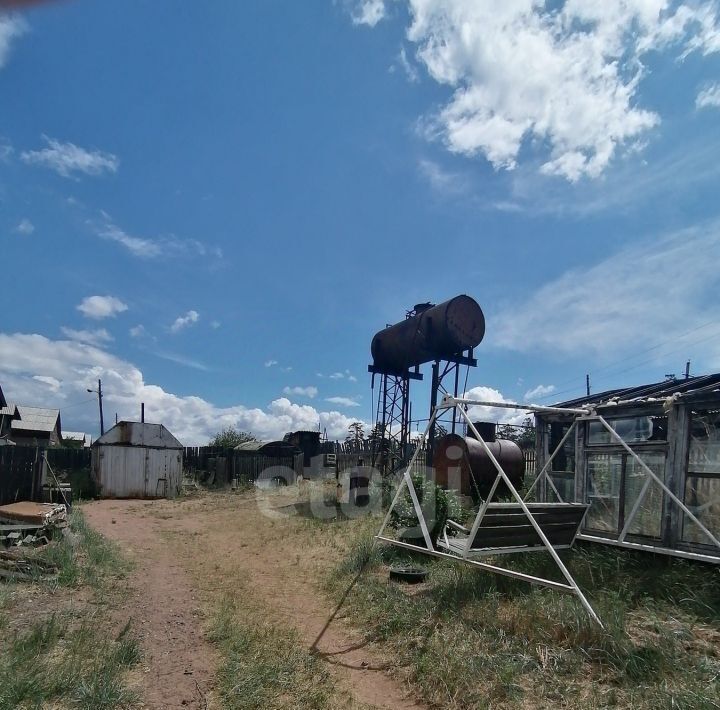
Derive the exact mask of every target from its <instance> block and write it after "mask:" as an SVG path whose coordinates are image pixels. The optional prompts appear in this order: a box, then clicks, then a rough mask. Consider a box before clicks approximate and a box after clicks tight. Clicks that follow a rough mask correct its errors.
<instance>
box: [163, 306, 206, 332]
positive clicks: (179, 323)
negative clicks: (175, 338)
mask: <svg viewBox="0 0 720 710" xmlns="http://www.w3.org/2000/svg"><path fill="white" fill-rule="evenodd" d="M199 320H200V314H199V313H198V312H197V311H188V312H187V313H186V314H185V315H184V316H178V317H177V318H176V319H175V322H174V323H173V324H172V325H171V326H170V331H171V332H173V333H179V332H180V331H181V330H183V329H184V328H187V327H188V326H191V325H193V324H194V323H197V322H198V321H199Z"/></svg>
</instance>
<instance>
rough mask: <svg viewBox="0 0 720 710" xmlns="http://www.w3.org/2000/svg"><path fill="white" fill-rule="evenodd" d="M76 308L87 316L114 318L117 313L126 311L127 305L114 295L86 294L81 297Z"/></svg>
mask: <svg viewBox="0 0 720 710" xmlns="http://www.w3.org/2000/svg"><path fill="white" fill-rule="evenodd" d="M77 309H78V310H79V311H80V313H82V314H83V315H84V316H86V317H87V318H98V319H99V318H114V317H115V316H116V315H117V314H118V313H123V312H124V311H126V310H127V309H128V307H127V304H125V303H123V302H122V301H121V300H120V299H119V298H115V296H88V297H87V298H83V300H82V302H81V303H80V304H79V305H78V306H77Z"/></svg>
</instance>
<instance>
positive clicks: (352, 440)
mask: <svg viewBox="0 0 720 710" xmlns="http://www.w3.org/2000/svg"><path fill="white" fill-rule="evenodd" d="M364 442H365V427H364V426H363V423H362V422H353V423H352V424H350V426H349V427H348V433H347V436H346V437H345V443H346V444H347V445H348V446H349V447H350V448H351V449H353V450H355V451H359V450H360V449H362V448H363V443H364Z"/></svg>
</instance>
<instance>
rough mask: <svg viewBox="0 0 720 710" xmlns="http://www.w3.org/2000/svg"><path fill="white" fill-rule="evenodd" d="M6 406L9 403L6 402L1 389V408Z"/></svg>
mask: <svg viewBox="0 0 720 710" xmlns="http://www.w3.org/2000/svg"><path fill="white" fill-rule="evenodd" d="M6 406H7V402H6V401H5V395H4V394H3V391H2V387H0V408H1V407H6Z"/></svg>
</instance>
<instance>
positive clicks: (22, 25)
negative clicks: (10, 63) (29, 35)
mask: <svg viewBox="0 0 720 710" xmlns="http://www.w3.org/2000/svg"><path fill="white" fill-rule="evenodd" d="M27 28H28V26H27V23H26V22H25V20H23V19H22V18H21V17H18V16H17V15H0V69H1V68H2V67H4V66H5V64H6V63H7V60H8V57H9V56H10V46H11V45H12V43H13V40H15V39H16V38H18V37H20V36H21V35H23V34H25V32H27Z"/></svg>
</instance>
